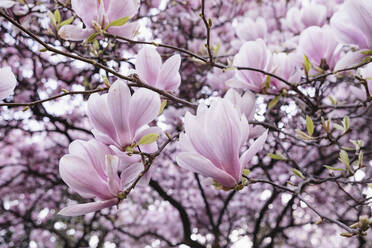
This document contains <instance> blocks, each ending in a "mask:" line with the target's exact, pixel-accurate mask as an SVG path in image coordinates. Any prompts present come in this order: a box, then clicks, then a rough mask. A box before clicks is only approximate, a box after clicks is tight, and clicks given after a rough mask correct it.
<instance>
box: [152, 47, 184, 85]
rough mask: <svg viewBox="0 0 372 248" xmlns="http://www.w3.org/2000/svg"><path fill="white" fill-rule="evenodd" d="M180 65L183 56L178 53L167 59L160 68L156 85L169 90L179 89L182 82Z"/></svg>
mask: <svg viewBox="0 0 372 248" xmlns="http://www.w3.org/2000/svg"><path fill="white" fill-rule="evenodd" d="M180 65H181V56H180V55H178V54H176V55H173V56H172V57H170V58H169V59H167V60H166V61H165V62H164V64H163V65H162V66H161V68H160V73H159V77H158V80H157V84H156V87H157V88H159V89H163V90H167V91H174V90H176V89H178V87H179V86H180V84H181V76H180V73H179V70H180Z"/></svg>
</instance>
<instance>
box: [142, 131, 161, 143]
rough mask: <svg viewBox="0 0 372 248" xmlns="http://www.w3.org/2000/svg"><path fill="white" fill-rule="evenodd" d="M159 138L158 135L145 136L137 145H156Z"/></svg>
mask: <svg viewBox="0 0 372 248" xmlns="http://www.w3.org/2000/svg"><path fill="white" fill-rule="evenodd" d="M158 138H159V134H157V133H149V134H146V135H145V136H143V137H142V138H141V139H140V140H139V141H138V143H137V145H148V144H151V143H154V142H155V141H156V140H157V139H158Z"/></svg>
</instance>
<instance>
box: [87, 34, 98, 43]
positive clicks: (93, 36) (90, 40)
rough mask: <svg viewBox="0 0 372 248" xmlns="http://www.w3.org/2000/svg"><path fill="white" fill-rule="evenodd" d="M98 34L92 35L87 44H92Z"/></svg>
mask: <svg viewBox="0 0 372 248" xmlns="http://www.w3.org/2000/svg"><path fill="white" fill-rule="evenodd" d="M97 35H98V33H93V34H91V35H90V36H89V37H88V39H87V42H88V43H91V42H92V41H93V40H94V39H95V38H96V37H97Z"/></svg>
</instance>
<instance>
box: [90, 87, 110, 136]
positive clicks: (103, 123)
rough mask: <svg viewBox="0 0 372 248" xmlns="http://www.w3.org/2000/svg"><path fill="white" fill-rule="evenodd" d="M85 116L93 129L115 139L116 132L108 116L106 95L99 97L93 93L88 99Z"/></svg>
mask: <svg viewBox="0 0 372 248" xmlns="http://www.w3.org/2000/svg"><path fill="white" fill-rule="evenodd" d="M87 115H88V117H89V120H90V121H91V123H92V125H93V127H94V129H96V130H98V131H99V132H101V133H102V134H104V135H107V136H108V137H109V138H110V139H112V140H116V139H117V138H116V131H115V128H114V126H113V124H112V120H111V116H110V110H109V107H108V103H107V95H106V94H105V95H101V96H100V95H99V94H98V93H94V94H92V95H91V96H90V97H89V99H88V108H87ZM96 133H97V132H96ZM104 143H106V142H104Z"/></svg>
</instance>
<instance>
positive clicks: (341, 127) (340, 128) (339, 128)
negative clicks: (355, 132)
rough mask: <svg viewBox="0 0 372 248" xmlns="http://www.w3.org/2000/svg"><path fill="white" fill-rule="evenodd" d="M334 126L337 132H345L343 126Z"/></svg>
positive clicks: (334, 124)
mask: <svg viewBox="0 0 372 248" xmlns="http://www.w3.org/2000/svg"><path fill="white" fill-rule="evenodd" d="M333 126H334V127H335V128H336V129H337V130H340V131H344V127H343V126H341V125H338V124H337V123H333Z"/></svg>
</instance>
